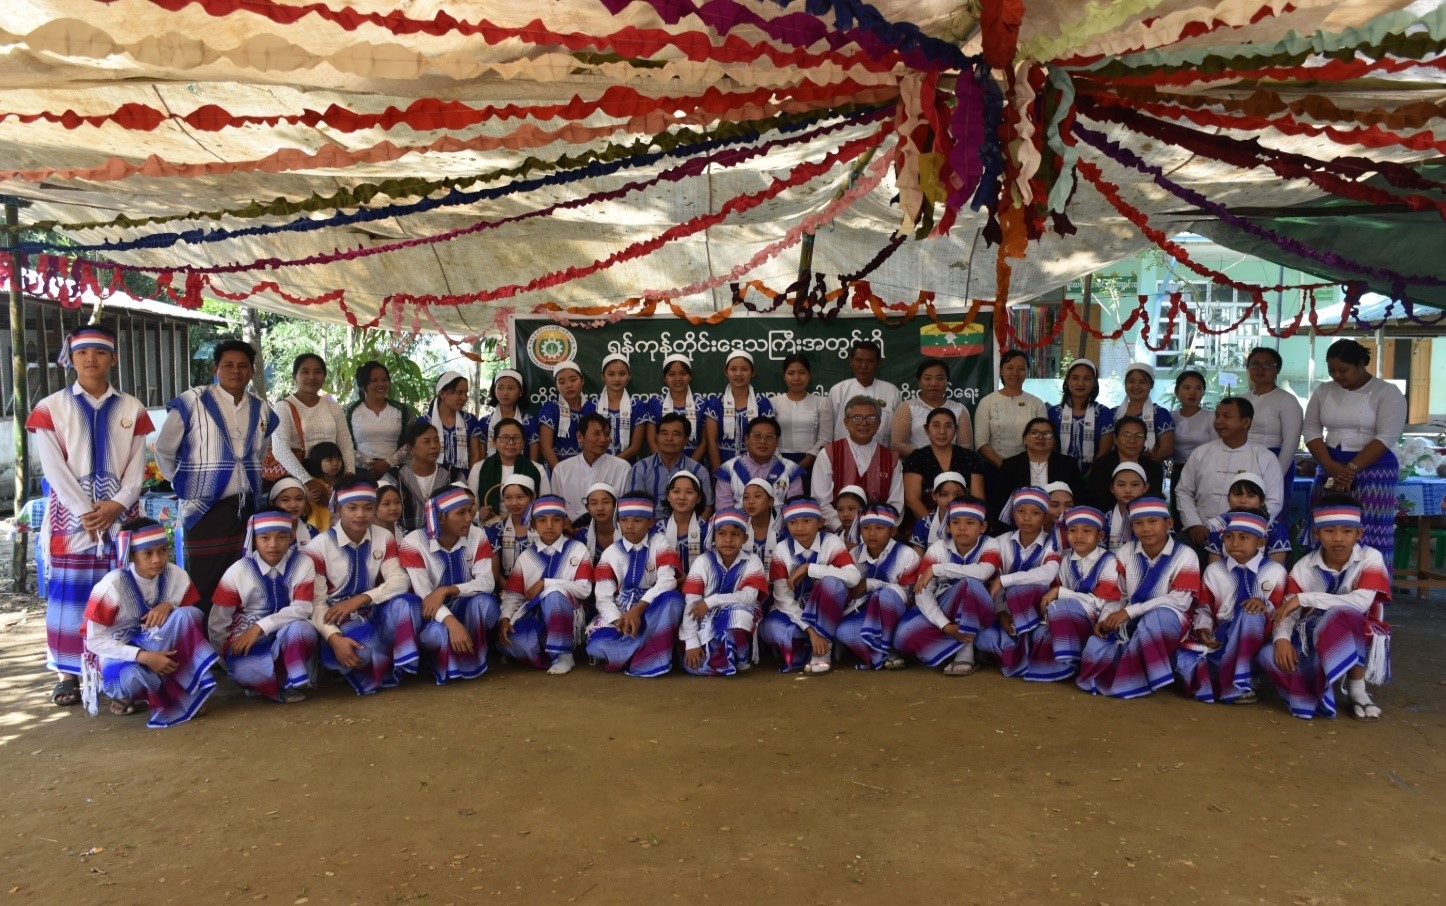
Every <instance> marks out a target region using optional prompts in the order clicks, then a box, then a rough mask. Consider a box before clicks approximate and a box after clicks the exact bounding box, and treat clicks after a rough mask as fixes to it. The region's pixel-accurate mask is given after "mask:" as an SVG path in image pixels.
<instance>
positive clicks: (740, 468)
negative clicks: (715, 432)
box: [713, 415, 803, 510]
mask: <svg viewBox="0 0 1446 906" xmlns="http://www.w3.org/2000/svg"><path fill="white" fill-rule="evenodd" d="M782 433H783V431H782V429H781V428H780V427H779V424H778V419H776V418H774V417H773V416H771V415H760V416H758V417H757V418H755V419H753V420H752V421H750V422H749V423H748V433H747V434H745V435H743V443H744V446H745V449H746V452H744V453H743V455H742V456H735V457H733V458H732V459H730V460H728V461H727V462H725V463H723V465H722V466H720V467H719V468H718V471H717V472H714V473H713V477H714V478H715V479H716V480H717V485H718V491H717V493H718V509H720V510H726V509H729V508H731V507H741V506H742V505H743V489H744V488H745V487H746V486H747V485H748V482H750V481H752V480H753V479H755V478H762V479H763V480H764V481H766V482H768V483H769V485H770V486H772V488H773V506H774V508H775V509H781V508H782V507H783V501H785V500H787V499H788V498H790V497H797V496H798V495H800V494H802V493H803V469H801V468H799V466H798V464H797V463H792V462H789V461H788V460H786V459H784V458H783V457H782V456H779V455H778V438H779V436H780V435H781V434H782Z"/></svg>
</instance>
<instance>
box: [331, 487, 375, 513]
mask: <svg viewBox="0 0 1446 906" xmlns="http://www.w3.org/2000/svg"><path fill="white" fill-rule="evenodd" d="M376 502H377V492H376V491H375V490H373V489H372V488H370V487H368V486H367V485H364V484H358V485H352V486H351V487H349V488H342V489H341V490H339V491H337V492H336V494H335V495H334V496H333V497H332V503H334V504H336V508H337V509H338V510H339V509H341V508H342V507H344V506H346V505H347V504H348V503H376Z"/></svg>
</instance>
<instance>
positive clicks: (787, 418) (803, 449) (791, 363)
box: [770, 352, 833, 469]
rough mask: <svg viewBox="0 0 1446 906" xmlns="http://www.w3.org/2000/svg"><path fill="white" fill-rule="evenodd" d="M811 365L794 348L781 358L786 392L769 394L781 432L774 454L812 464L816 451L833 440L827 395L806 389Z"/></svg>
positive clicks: (811, 376)
mask: <svg viewBox="0 0 1446 906" xmlns="http://www.w3.org/2000/svg"><path fill="white" fill-rule="evenodd" d="M812 381H813V367H812V366H811V365H810V364H809V361H808V357H807V356H805V355H804V354H803V353H800V352H795V353H794V354H793V355H790V356H789V357H788V358H786V359H784V360H783V386H784V387H787V388H788V392H786V393H776V394H774V395H773V396H772V397H770V401H771V402H772V403H773V417H774V418H776V419H778V424H779V426H780V427H782V429H783V433H782V434H780V435H779V438H778V455H780V456H782V457H783V458H784V459H787V460H790V461H792V462H796V463H798V464H799V465H800V466H803V468H804V469H811V468H813V461H814V459H815V458H816V457H817V456H818V451H819V450H822V449H823V448H824V447H825V446H826V445H827V444H829V443H830V442H832V441H833V405H832V404H831V403H830V402H829V400H828V396H827V395H825V394H822V393H812V392H810V391H809V386H808V385H809V383H810V382H812Z"/></svg>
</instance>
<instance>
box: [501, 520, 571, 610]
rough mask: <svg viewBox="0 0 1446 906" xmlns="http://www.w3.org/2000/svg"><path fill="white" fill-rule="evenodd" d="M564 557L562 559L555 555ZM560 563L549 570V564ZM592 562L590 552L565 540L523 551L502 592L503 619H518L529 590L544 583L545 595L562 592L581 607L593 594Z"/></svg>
mask: <svg viewBox="0 0 1446 906" xmlns="http://www.w3.org/2000/svg"><path fill="white" fill-rule="evenodd" d="M559 553H560V554H561V557H556V558H555V555H557V554H559ZM554 558H555V559H556V561H557V567H556V568H555V569H552V570H548V568H547V564H548V562H549V560H551V559H554ZM592 581H593V574H592V558H590V557H589V556H588V553H587V548H586V547H584V546H583V545H582V544H580V543H579V542H577V541H574V540H572V539H571V538H568V537H565V536H564V537H561V538H558V539H557V540H556V541H554V542H553V543H552V544H549V545H543V544H542V542H541V541H539V542H538V543H537V544H536V545H534V546H532V547H529V548H528V549H527V550H525V551H523V552H522V554H521V555H520V556H519V557H518V558H517V563H516V565H515V566H513V568H512V573H511V574H510V575H509V576H508V577H507V585H506V587H505V588H503V590H502V617H503V619H506V620H511V619H513V618H515V617H516V616H517V614H518V612H519V611H521V610H522V608H523V607H524V606H525V605H526V604H527V602H528V597H527V590H528V589H529V588H531V587H532V586H534V585H536V584H537V583H538V582H541V583H542V594H547V593H548V592H550V591H560V592H562V593H563V594H565V595H567V596H568V597H569V598H572V601H573V604H580V603H581V602H582V601H583V600H584V599H585V598H587V596H588V595H590V594H592Z"/></svg>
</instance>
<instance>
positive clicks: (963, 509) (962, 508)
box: [949, 500, 984, 522]
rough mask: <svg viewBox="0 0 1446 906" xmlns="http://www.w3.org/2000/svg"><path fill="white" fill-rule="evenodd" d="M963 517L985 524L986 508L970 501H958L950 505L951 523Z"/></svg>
mask: <svg viewBox="0 0 1446 906" xmlns="http://www.w3.org/2000/svg"><path fill="white" fill-rule="evenodd" d="M961 516H967V517H969V518H970V519H977V520H979V521H980V522H983V521H984V507H983V506H981V505H979V504H977V503H973V502H971V501H968V500H956V501H954V502H953V503H951V504H949V521H950V522H953V521H954V520H955V519H958V518H959V517H961Z"/></svg>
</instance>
